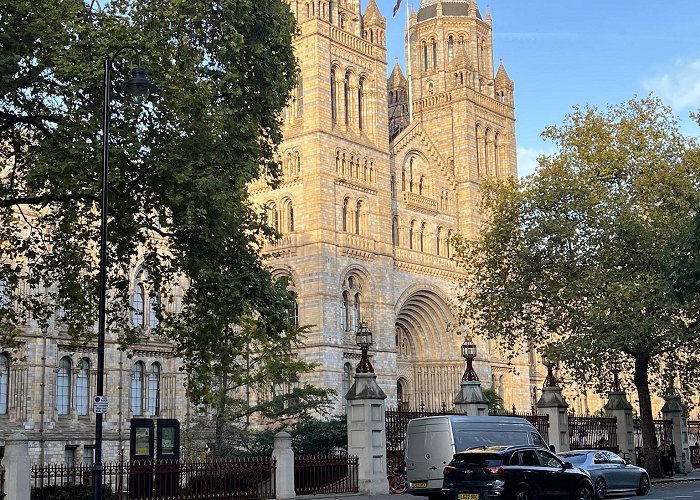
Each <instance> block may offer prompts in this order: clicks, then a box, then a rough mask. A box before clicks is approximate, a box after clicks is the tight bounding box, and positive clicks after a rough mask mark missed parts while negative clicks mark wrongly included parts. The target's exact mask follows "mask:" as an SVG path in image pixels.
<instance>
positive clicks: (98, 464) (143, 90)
mask: <svg viewBox="0 0 700 500" xmlns="http://www.w3.org/2000/svg"><path fill="white" fill-rule="evenodd" d="M127 49H130V50H134V51H135V52H136V54H137V55H138V56H139V57H138V66H137V67H136V68H135V69H133V70H132V72H131V78H129V80H128V81H127V83H126V86H125V87H126V89H127V91H128V92H129V93H130V94H131V95H132V96H134V97H139V98H147V97H148V94H149V93H150V92H151V91H153V90H155V86H154V85H153V84H152V83H151V82H150V81H149V80H148V74H147V73H146V70H145V69H143V68H142V67H141V57H140V55H139V53H138V50H136V49H135V48H134V47H131V46H128V45H127V46H124V47H122V48H120V49H119V50H117V51H116V52H115V53H114V55H113V56H110V55H109V54H105V56H104V57H105V58H104V103H103V109H102V200H101V204H100V216H101V218H100V291H99V293H100V295H99V309H98V327H97V388H96V390H97V394H96V396H95V402H98V400H99V401H106V398H105V396H104V373H105V368H104V364H105V324H106V302H107V215H108V212H109V177H108V173H109V122H110V101H111V96H112V61H113V60H114V59H115V58H116V57H117V55H119V53H120V52H121V51H123V50H127ZM96 409H97V408H95V410H96ZM104 410H105V409H102V410H101V411H100V412H99V413H98V412H97V411H95V465H94V468H93V476H92V479H93V481H92V485H93V498H94V499H95V500H101V499H102V493H103V491H102V490H103V488H102V469H103V464H102V415H103V412H104Z"/></svg>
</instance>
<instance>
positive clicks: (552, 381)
mask: <svg viewBox="0 0 700 500" xmlns="http://www.w3.org/2000/svg"><path fill="white" fill-rule="evenodd" d="M542 364H543V365H544V366H546V367H547V378H545V379H544V386H545V387H559V381H558V380H557V377H555V376H554V372H553V371H552V369H553V368H554V367H555V366H556V363H555V362H554V361H552V360H551V359H550V358H549V357H548V356H547V355H546V354H543V355H542Z"/></svg>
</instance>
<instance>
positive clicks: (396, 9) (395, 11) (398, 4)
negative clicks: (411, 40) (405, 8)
mask: <svg viewBox="0 0 700 500" xmlns="http://www.w3.org/2000/svg"><path fill="white" fill-rule="evenodd" d="M399 7H401V0H396V5H394V16H396V13H397V12H398V11H399Z"/></svg>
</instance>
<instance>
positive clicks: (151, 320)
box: [148, 293, 160, 328]
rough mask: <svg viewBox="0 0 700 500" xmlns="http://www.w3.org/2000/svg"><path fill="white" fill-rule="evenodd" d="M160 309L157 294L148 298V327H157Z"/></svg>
mask: <svg viewBox="0 0 700 500" xmlns="http://www.w3.org/2000/svg"><path fill="white" fill-rule="evenodd" d="M159 307H160V298H159V297H158V295H157V294H155V293H154V294H151V296H150V297H149V298H148V326H149V327H150V328H156V327H157V326H158V323H159V321H158V308H159Z"/></svg>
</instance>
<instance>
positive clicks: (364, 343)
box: [355, 322, 374, 373]
mask: <svg viewBox="0 0 700 500" xmlns="http://www.w3.org/2000/svg"><path fill="white" fill-rule="evenodd" d="M355 343H356V344H357V346H358V347H359V348H360V351H361V352H362V355H361V357H360V362H359V363H358V364H357V368H356V369H355V373H374V368H372V363H370V362H369V356H368V355H367V353H368V351H369V346H371V345H372V330H370V329H369V327H368V326H367V323H365V322H362V323H361V324H360V327H359V328H358V329H357V331H356V332H355Z"/></svg>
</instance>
